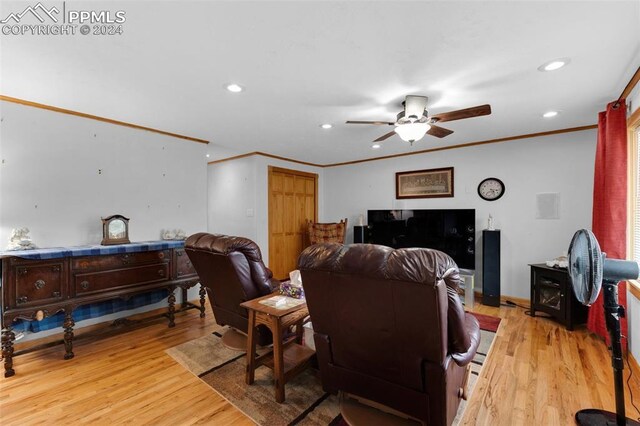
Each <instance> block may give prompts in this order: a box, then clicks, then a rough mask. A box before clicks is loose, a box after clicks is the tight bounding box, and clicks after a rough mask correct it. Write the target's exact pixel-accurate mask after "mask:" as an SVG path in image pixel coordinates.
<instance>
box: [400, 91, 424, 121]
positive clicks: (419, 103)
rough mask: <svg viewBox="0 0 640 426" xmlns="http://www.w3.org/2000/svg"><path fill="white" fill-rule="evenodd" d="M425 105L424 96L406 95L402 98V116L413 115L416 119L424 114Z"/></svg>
mask: <svg viewBox="0 0 640 426" xmlns="http://www.w3.org/2000/svg"><path fill="white" fill-rule="evenodd" d="M426 107H427V97H426V96H416V95H408V96H407V97H406V98H405V100H404V116H405V117H406V118H409V117H411V116H415V117H416V119H420V117H422V116H423V115H424V110H425V108H426Z"/></svg>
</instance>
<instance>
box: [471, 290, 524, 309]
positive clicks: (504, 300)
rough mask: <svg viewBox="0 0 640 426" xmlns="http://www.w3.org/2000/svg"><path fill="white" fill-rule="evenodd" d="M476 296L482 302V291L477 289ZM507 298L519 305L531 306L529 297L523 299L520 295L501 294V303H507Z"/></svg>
mask: <svg viewBox="0 0 640 426" xmlns="http://www.w3.org/2000/svg"><path fill="white" fill-rule="evenodd" d="M474 296H475V299H476V301H478V302H479V303H482V293H480V292H478V291H475V292H474ZM507 300H508V301H510V302H513V303H515V304H517V305H520V306H523V307H525V308H526V309H529V306H531V301H530V300H529V299H522V298H520V297H514V296H500V303H507Z"/></svg>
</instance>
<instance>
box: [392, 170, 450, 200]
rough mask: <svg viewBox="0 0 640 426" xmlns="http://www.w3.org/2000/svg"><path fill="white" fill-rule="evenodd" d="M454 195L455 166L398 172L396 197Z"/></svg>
mask: <svg viewBox="0 0 640 426" xmlns="http://www.w3.org/2000/svg"><path fill="white" fill-rule="evenodd" d="M440 197H453V167H445V168H442V169H428V170H413V171H410V172H398V173H396V199H403V198H440Z"/></svg>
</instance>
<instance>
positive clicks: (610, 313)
mask: <svg viewBox="0 0 640 426" xmlns="http://www.w3.org/2000/svg"><path fill="white" fill-rule="evenodd" d="M639 275H640V267H639V265H638V263H637V262H630V261H624V260H615V259H607V258H606V254H603V253H602V251H601V250H600V245H599V244H598V240H597V239H596V237H595V236H594V235H593V233H592V232H591V231H588V230H586V229H581V230H579V231H578V232H576V233H575V235H574V236H573V239H572V240H571V245H570V246H569V277H570V278H571V284H572V285H573V291H574V293H575V295H576V298H577V299H578V300H579V301H580V302H581V303H583V304H585V305H587V306H589V305H591V304H592V303H593V302H595V300H596V298H597V297H598V294H599V293H600V288H602V289H603V291H604V296H603V297H604V312H605V318H606V323H607V330H608V331H609V335H610V336H611V357H612V364H613V379H614V386H615V393H616V412H615V413H612V412H610V411H605V410H600V409H595V408H588V409H584V410H580V411H578V412H577V413H576V422H577V423H578V424H579V425H583V426H608V425H616V426H625V425H630V426H640V423H639V422H637V421H635V420H632V419H628V418H626V415H625V407H624V385H623V377H622V370H623V368H624V360H623V358H622V346H621V344H620V318H621V317H624V307H623V306H620V305H619V304H618V282H619V281H623V280H629V279H637V278H638V276H639Z"/></svg>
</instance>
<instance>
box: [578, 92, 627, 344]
mask: <svg viewBox="0 0 640 426" xmlns="http://www.w3.org/2000/svg"><path fill="white" fill-rule="evenodd" d="M626 111H627V106H626V104H625V101H624V100H621V101H619V102H612V103H610V104H609V105H607V110H606V111H604V112H601V113H600V114H598V145H597V147H596V164H595V174H594V182H593V226H592V230H593V233H594V234H595V236H596V238H597V239H598V242H599V243H600V248H601V249H602V251H603V252H605V253H607V257H608V258H610V259H625V258H626V254H627V117H626ZM618 294H619V298H620V304H621V305H623V306H624V307H625V308H626V306H627V290H626V282H621V283H620V285H619V286H618ZM602 304H603V302H602V292H601V293H600V296H598V299H597V300H596V302H595V303H594V304H593V306H591V308H590V309H589V320H588V321H587V328H588V329H589V330H591V331H593V332H594V333H596V334H598V335H600V336H602V337H603V338H604V339H605V340H606V341H607V344H609V334H608V332H607V327H606V324H605V316H604V310H603V307H602ZM621 327H622V335H623V336H626V335H627V320H626V318H623V319H622V323H621ZM626 345H627V340H626V338H623V340H622V347H623V348H625V347H626Z"/></svg>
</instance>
